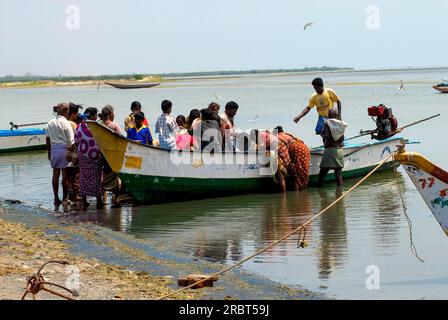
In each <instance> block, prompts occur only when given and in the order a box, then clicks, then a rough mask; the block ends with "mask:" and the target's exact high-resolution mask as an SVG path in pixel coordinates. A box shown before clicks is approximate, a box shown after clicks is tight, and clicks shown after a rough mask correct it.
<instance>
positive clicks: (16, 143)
mask: <svg viewBox="0 0 448 320" xmlns="http://www.w3.org/2000/svg"><path fill="white" fill-rule="evenodd" d="M45 148H46V131H45V130H43V129H19V130H0V153H7V152H19V151H30V150H43V149H45Z"/></svg>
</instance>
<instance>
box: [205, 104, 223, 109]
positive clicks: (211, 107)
mask: <svg viewBox="0 0 448 320" xmlns="http://www.w3.org/2000/svg"><path fill="white" fill-rule="evenodd" d="M213 108H218V109H219V108H221V105H220V104H219V103H216V102H211V103H210V104H209V105H208V109H209V110H210V109H213Z"/></svg>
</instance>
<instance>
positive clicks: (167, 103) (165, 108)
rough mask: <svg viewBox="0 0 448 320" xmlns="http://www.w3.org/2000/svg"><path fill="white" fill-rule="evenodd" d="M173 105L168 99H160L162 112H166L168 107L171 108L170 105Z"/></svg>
mask: <svg viewBox="0 0 448 320" xmlns="http://www.w3.org/2000/svg"><path fill="white" fill-rule="evenodd" d="M172 106H173V104H172V103H171V101H170V100H163V101H162V111H163V112H165V113H166V112H168V111H169V110H170V109H171V107H172Z"/></svg>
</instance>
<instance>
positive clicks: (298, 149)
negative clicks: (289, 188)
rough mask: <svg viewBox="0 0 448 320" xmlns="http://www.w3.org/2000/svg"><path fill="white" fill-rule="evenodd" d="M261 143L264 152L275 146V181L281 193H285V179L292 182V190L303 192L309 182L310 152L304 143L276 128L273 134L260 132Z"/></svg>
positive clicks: (280, 128)
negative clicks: (264, 149) (288, 178)
mask: <svg viewBox="0 0 448 320" xmlns="http://www.w3.org/2000/svg"><path fill="white" fill-rule="evenodd" d="M260 135H261V143H262V145H264V146H265V148H266V150H270V147H271V146H272V147H273V146H276V149H277V150H276V151H277V166H278V168H277V172H276V174H275V180H276V182H277V183H278V184H279V185H280V190H281V192H286V178H287V177H290V178H292V180H293V182H294V183H293V186H294V190H296V191H298V190H303V189H305V188H306V187H307V185H308V182H309V167H310V158H311V157H310V150H309V149H308V147H307V146H306V145H305V143H304V142H303V141H302V140H300V139H298V138H296V137H294V136H293V135H291V134H289V133H286V132H284V131H283V129H282V127H277V128H275V129H274V132H273V133H271V132H269V131H262V132H261V133H260Z"/></svg>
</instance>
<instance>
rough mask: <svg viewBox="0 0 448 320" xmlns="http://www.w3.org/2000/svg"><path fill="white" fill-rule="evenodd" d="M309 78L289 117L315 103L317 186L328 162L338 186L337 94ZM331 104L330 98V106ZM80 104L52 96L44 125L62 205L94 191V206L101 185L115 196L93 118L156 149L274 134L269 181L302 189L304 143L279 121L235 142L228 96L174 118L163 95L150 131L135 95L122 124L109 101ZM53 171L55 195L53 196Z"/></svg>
mask: <svg viewBox="0 0 448 320" xmlns="http://www.w3.org/2000/svg"><path fill="white" fill-rule="evenodd" d="M312 85H313V87H314V89H315V91H316V93H315V94H314V95H313V96H312V97H311V98H310V101H309V104H308V106H307V107H306V108H305V109H304V110H303V111H302V113H301V114H299V115H298V116H297V117H296V118H294V121H295V122H296V123H297V122H299V121H300V119H301V118H303V117H304V116H305V115H306V114H307V113H308V112H309V111H310V110H311V109H312V108H314V107H316V108H317V112H318V114H319V117H318V122H317V125H316V134H319V135H321V136H322V138H323V141H324V147H325V152H324V155H323V159H322V162H321V164H320V167H321V170H320V174H319V185H321V186H322V185H323V182H324V180H325V176H326V175H327V173H328V172H329V170H330V169H333V170H334V171H335V174H336V177H337V183H338V185H342V174H341V172H342V167H343V165H344V161H343V152H342V143H343V140H344V136H343V131H344V129H345V127H344V124H345V123H344V122H342V121H341V101H340V99H339V97H338V96H337V95H336V93H335V92H334V90H332V89H329V88H324V85H323V81H322V79H320V78H316V79H314V80H313V82H312ZM334 104H337V109H335V108H334ZM81 109H82V106H81V105H77V104H74V103H60V104H58V105H57V106H56V107H54V112H55V113H56V117H55V118H53V119H51V120H50V121H49V122H48V125H47V149H48V158H49V161H50V163H51V167H52V168H53V178H52V184H53V192H54V203H55V205H60V204H63V205H65V204H68V203H69V202H70V201H71V202H77V203H80V205H81V209H82V210H85V209H86V208H87V206H88V202H87V197H96V198H97V208H101V207H102V206H103V201H102V195H103V192H104V191H105V190H108V191H113V192H114V194H115V195H116V197H115V199H117V196H118V195H119V194H120V193H122V192H124V191H125V187H124V186H123V184H122V183H121V181H120V179H119V178H118V177H117V176H116V175H115V174H114V173H113V172H112V170H111V168H110V167H109V165H108V164H107V162H106V161H103V160H102V159H103V158H102V155H101V151H100V148H99V147H98V145H97V143H96V141H95V139H94V138H93V136H92V134H91V132H90V130H89V128H88V125H87V123H86V121H98V122H100V123H101V124H103V125H104V126H106V127H107V128H109V129H110V130H112V131H114V132H115V133H117V134H119V135H123V136H126V137H127V138H128V139H130V140H132V141H135V142H138V143H142V144H145V145H150V146H155V147H160V148H163V149H178V150H201V151H203V152H204V151H205V150H208V151H211V152H218V151H224V152H225V151H231V152H233V151H248V150H250V149H254V150H259V149H260V147H261V146H264V147H265V150H269V146H272V145H274V144H273V142H274V141H275V146H276V150H275V151H276V152H277V156H278V158H277V159H278V170H277V173H276V174H275V180H276V182H278V184H279V186H280V189H281V191H283V192H284V191H286V189H287V183H286V181H287V180H291V181H292V184H291V185H292V188H293V189H294V190H302V189H304V188H306V186H307V185H308V182H309V163H310V150H309V148H308V147H307V146H306V144H305V143H304V142H303V141H302V140H300V139H298V138H297V137H295V136H293V135H292V134H289V133H286V132H284V130H283V128H282V127H280V126H278V127H276V128H275V129H274V130H264V131H260V130H257V129H254V130H253V132H254V133H255V137H256V139H255V140H254V141H247V140H244V141H245V143H243V144H238V143H237V137H238V135H239V133H238V132H237V130H236V126H235V116H236V114H237V112H238V109H239V105H238V104H237V103H236V102H234V101H230V102H228V103H227V104H226V105H225V107H224V112H222V113H219V111H220V109H221V106H220V105H219V104H218V103H216V102H212V103H210V104H209V105H208V106H207V108H203V109H201V110H199V109H192V110H191V111H190V112H189V114H188V115H187V116H185V115H177V116H176V118H174V117H173V116H172V112H173V104H172V103H171V101H169V100H163V101H162V102H161V111H162V112H161V114H160V116H159V117H158V118H157V120H156V122H155V127H154V129H155V130H154V131H152V129H151V126H150V123H149V121H148V120H147V118H146V116H145V114H144V112H143V110H142V105H141V103H140V102H138V101H134V102H132V103H131V113H130V114H129V115H128V116H127V117H126V119H125V120H124V130H122V129H121V126H120V125H119V124H118V123H117V122H116V121H115V112H114V108H113V107H112V106H110V105H106V106H105V107H103V108H102V110H101V112H99V111H98V109H96V108H93V107H89V108H86V109H85V110H84V112H83V113H82V114H81V113H80V110H81ZM251 136H252V135H251ZM61 174H62V189H63V197H62V200H60V198H59V179H60V176H61Z"/></svg>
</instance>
